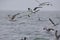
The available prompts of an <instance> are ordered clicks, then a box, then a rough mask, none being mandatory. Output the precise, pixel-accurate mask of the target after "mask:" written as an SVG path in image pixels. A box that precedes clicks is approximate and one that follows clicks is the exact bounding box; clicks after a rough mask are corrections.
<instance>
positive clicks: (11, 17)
mask: <svg viewBox="0 0 60 40" xmlns="http://www.w3.org/2000/svg"><path fill="white" fill-rule="evenodd" d="M19 14H20V13H17V14H15V15H12V16H11V15H8V17H9V18H10V19H11V20H14V19H15V18H16V16H17V15H19Z"/></svg>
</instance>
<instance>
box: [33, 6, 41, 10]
mask: <svg viewBox="0 0 60 40" xmlns="http://www.w3.org/2000/svg"><path fill="white" fill-rule="evenodd" d="M38 8H42V7H35V8H34V9H33V10H34V11H35V10H36V9H38Z"/></svg>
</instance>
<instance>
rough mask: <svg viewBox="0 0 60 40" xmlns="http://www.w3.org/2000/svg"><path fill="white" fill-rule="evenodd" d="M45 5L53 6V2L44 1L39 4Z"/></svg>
mask: <svg viewBox="0 0 60 40" xmlns="http://www.w3.org/2000/svg"><path fill="white" fill-rule="evenodd" d="M45 5H47V6H49V5H51V6H52V4H51V3H50V2H43V3H40V4H39V6H45Z"/></svg>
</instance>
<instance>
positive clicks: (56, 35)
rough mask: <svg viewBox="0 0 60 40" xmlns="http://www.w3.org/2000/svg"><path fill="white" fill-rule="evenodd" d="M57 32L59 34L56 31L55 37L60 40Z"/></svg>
mask: <svg viewBox="0 0 60 40" xmlns="http://www.w3.org/2000/svg"><path fill="white" fill-rule="evenodd" d="M57 32H58V31H57V30H56V31H55V37H56V39H57V40H59V38H60V35H58V34H57Z"/></svg>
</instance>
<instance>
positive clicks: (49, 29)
mask: <svg viewBox="0 0 60 40" xmlns="http://www.w3.org/2000/svg"><path fill="white" fill-rule="evenodd" d="M43 30H46V31H48V32H50V31H51V30H52V31H54V29H53V28H48V29H47V28H43Z"/></svg>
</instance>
